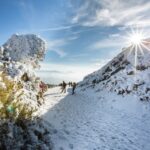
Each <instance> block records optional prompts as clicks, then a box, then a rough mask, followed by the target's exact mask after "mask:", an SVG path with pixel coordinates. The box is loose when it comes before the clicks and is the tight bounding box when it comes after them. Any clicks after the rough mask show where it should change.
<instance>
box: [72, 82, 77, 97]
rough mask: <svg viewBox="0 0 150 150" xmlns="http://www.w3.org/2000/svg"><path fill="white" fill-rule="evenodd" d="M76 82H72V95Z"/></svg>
mask: <svg viewBox="0 0 150 150" xmlns="http://www.w3.org/2000/svg"><path fill="white" fill-rule="evenodd" d="M76 86H77V84H76V83H75V82H73V83H72V95H73V94H75V89H76Z"/></svg>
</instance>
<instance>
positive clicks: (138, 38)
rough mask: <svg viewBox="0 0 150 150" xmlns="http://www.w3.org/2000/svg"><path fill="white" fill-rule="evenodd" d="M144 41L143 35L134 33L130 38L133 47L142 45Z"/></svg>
mask: <svg viewBox="0 0 150 150" xmlns="http://www.w3.org/2000/svg"><path fill="white" fill-rule="evenodd" d="M143 39H144V35H143V34H142V33H133V34H132V35H130V37H129V41H130V43H131V44H133V45H140V44H141V43H142V41H143Z"/></svg>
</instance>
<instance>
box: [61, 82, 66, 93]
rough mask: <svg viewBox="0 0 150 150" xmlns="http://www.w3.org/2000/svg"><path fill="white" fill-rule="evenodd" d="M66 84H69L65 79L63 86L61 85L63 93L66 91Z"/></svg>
mask: <svg viewBox="0 0 150 150" xmlns="http://www.w3.org/2000/svg"><path fill="white" fill-rule="evenodd" d="M66 86H67V84H66V83H65V81H63V83H62V86H61V89H62V91H61V93H66Z"/></svg>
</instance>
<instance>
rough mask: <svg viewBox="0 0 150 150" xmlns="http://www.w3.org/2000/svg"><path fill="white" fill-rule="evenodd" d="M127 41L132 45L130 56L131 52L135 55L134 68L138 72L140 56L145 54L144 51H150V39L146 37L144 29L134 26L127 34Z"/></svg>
mask: <svg viewBox="0 0 150 150" xmlns="http://www.w3.org/2000/svg"><path fill="white" fill-rule="evenodd" d="M127 41H128V42H127V43H128V44H129V45H130V51H129V53H128V56H129V55H131V53H132V54H133V55H134V70H135V73H136V72H137V70H136V68H137V65H138V56H139V55H144V51H145V50H148V51H150V40H147V39H146V35H145V33H144V32H143V30H142V29H140V30H139V29H138V28H136V29H135V28H133V29H131V33H129V34H128V35H127Z"/></svg>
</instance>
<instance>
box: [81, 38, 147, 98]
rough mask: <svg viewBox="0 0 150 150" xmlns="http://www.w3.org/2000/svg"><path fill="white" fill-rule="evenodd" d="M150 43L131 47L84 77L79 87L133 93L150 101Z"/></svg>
mask: <svg viewBox="0 0 150 150" xmlns="http://www.w3.org/2000/svg"><path fill="white" fill-rule="evenodd" d="M149 49H150V43H149V40H146V41H145V42H144V43H142V44H141V45H140V46H138V45H131V46H130V47H127V48H124V49H123V51H122V52H121V53H120V54H118V55H117V56H116V57H115V58H113V59H112V60H111V61H110V62H108V63H107V64H106V65H105V66H104V67H102V68H101V69H100V70H98V71H96V72H94V73H92V74H90V75H88V76H86V77H85V78H84V80H83V81H82V82H80V83H79V86H80V87H81V88H82V89H86V88H89V87H93V88H96V89H101V90H103V89H108V91H113V92H117V93H118V94H130V93H134V94H136V95H138V96H139V97H140V99H141V100H143V99H146V100H148V99H150V50H149Z"/></svg>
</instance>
